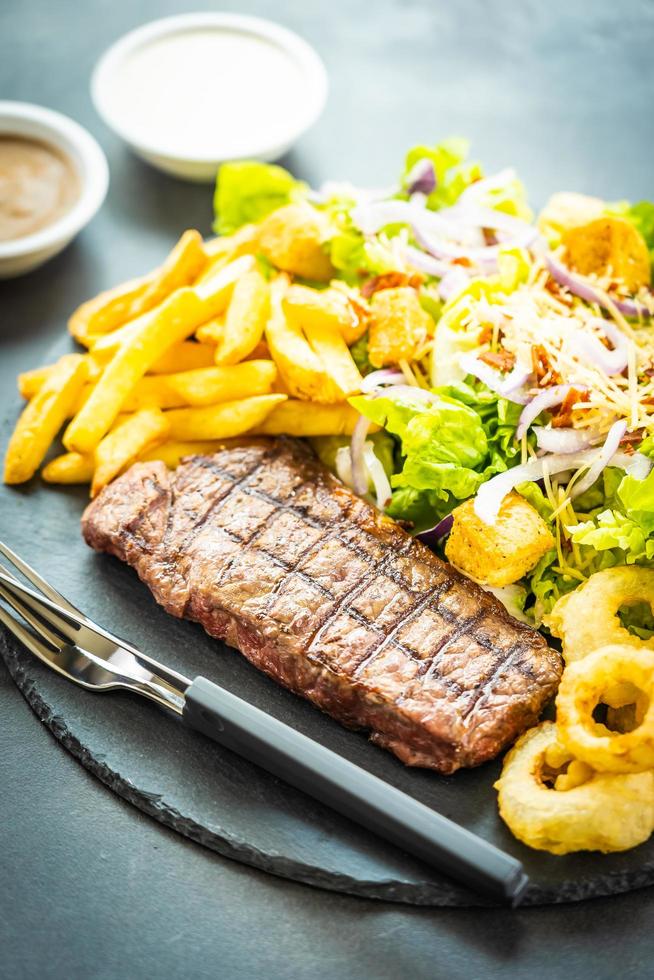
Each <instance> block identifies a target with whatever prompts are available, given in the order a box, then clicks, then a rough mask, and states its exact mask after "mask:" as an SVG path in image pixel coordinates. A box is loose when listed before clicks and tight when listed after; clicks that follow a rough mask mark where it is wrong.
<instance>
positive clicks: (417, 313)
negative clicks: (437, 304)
mask: <svg viewBox="0 0 654 980" xmlns="http://www.w3.org/2000/svg"><path fill="white" fill-rule="evenodd" d="M370 309H371V313H372V317H371V321H370V332H369V334H368V357H369V359H370V363H371V364H372V365H373V366H374V367H377V368H381V367H385V366H386V365H387V364H398V363H399V362H400V361H410V360H412V359H413V358H414V357H415V355H416V353H417V352H418V350H419V349H420V348H421V347H423V346H424V344H425V342H426V340H427V338H428V337H429V335H430V334H431V333H432V331H433V329H434V321H433V320H432V318H431V317H430V316H429V314H428V313H426V312H425V310H423V308H422V306H421V305H420V300H419V299H418V294H417V293H416V291H415V289H412V287H411V286H397V287H396V288H394V289H382V290H381V292H378V293H375V294H374V296H373V297H372V299H371V301H370Z"/></svg>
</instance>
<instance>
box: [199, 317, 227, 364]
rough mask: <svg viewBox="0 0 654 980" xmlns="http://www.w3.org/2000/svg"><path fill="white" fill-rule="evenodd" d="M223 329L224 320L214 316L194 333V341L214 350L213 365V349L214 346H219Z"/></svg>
mask: <svg viewBox="0 0 654 980" xmlns="http://www.w3.org/2000/svg"><path fill="white" fill-rule="evenodd" d="M224 329H225V318H224V317H222V316H216V317H214V318H213V320H209V322H208V323H203V324H202V326H201V327H198V329H197V330H196V331H195V339H196V340H198V341H199V342H200V343H201V344H205V346H211V347H213V348H214V363H215V348H216V344H219V343H220V341H221V339H222V336H223V331H224Z"/></svg>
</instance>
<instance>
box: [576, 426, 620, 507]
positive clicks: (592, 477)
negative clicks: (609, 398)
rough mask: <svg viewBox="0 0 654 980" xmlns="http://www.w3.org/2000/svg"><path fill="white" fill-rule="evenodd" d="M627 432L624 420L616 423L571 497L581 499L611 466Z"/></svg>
mask: <svg viewBox="0 0 654 980" xmlns="http://www.w3.org/2000/svg"><path fill="white" fill-rule="evenodd" d="M626 431H627V423H626V422H625V420H624V419H620V420H619V421H618V422H614V423H613V425H612V426H611V428H610V429H609V431H608V435H607V437H606V442H605V443H604V445H603V446H602V448H601V449H600V450H598V452H597V455H596V456H595V459H594V460H593V462H592V463H591V465H590V467H589V468H588V473H586V475H585V476H582V478H581V480H579V482H578V483H575V485H574V487H573V488H572V493H571V495H570V496H571V497H573V498H574V497H579V496H580V495H581V494H582V493H584V492H585V491H586V490H589V489H590V487H592V485H593V484H594V483H595V481H596V480H597V478H598V477H599V475H600V473H601V472H602V470H603V469H604V468H605V467H606V466H608V465H609V463H610V462H611V457H612V456H613V455H614V454H615V453H616V452H617V450H618V446H619V445H620V440H621V439H622V437H623V435H624V434H625V432H626Z"/></svg>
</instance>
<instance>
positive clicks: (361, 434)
mask: <svg viewBox="0 0 654 980" xmlns="http://www.w3.org/2000/svg"><path fill="white" fill-rule="evenodd" d="M370 425H371V423H370V419H367V418H366V417H365V415H361V416H360V417H359V418H358V419H357V423H356V425H355V426H354V431H353V432H352V439H351V441H350V463H351V466H352V489H353V490H354V492H355V493H358V494H359V496H360V497H363V496H365V494H366V493H367V492H368V472H367V470H366V462H365V459H364V456H363V449H364V446H365V442H366V436H367V435H368V429H369V428H370Z"/></svg>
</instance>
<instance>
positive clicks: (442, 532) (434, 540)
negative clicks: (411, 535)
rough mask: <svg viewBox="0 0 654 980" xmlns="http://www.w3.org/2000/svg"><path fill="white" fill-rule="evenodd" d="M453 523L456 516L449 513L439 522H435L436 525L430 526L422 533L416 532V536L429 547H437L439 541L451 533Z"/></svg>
mask: <svg viewBox="0 0 654 980" xmlns="http://www.w3.org/2000/svg"><path fill="white" fill-rule="evenodd" d="M453 524H454V516H453V515H452V514H448V515H447V516H446V517H444V518H443V519H442V520H441V521H439V522H438V524H435V525H434V527H430V528H428V529H427V530H426V531H421V532H420V534H416V537H417V538H418V540H419V541H422V543H423V544H426V545H427V547H428V548H435V547H436V546H437V545H438V543H439V541H441V540H442V539H443V538H444V537H446V536H447V535H448V534H449V533H450V531H451V530H452V525H453Z"/></svg>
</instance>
